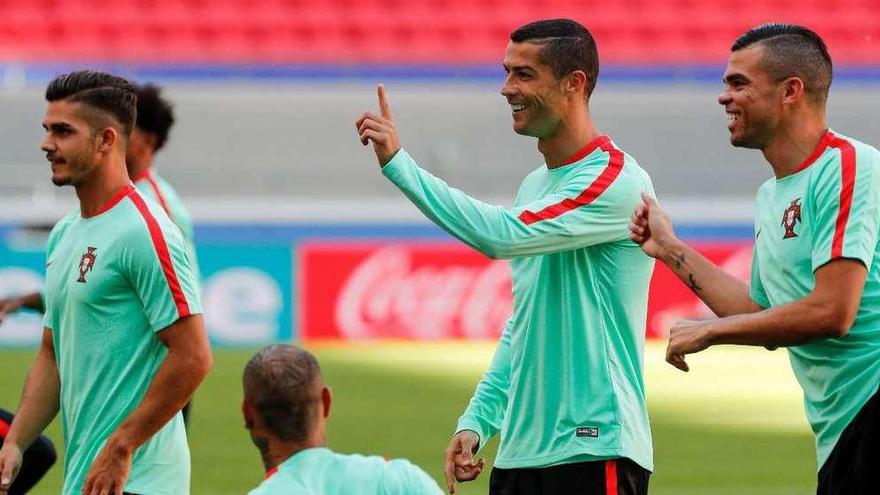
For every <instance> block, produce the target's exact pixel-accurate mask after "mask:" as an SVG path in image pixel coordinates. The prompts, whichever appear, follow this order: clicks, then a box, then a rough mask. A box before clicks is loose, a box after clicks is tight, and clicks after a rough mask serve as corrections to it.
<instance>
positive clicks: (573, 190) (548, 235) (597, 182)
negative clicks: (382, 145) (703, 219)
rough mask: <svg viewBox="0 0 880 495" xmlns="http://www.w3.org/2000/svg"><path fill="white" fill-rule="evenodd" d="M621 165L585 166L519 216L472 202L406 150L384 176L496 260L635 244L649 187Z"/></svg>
mask: <svg viewBox="0 0 880 495" xmlns="http://www.w3.org/2000/svg"><path fill="white" fill-rule="evenodd" d="M618 153H619V155H620V156H619V163H613V164H612V163H611V161H614V160H610V161H609V165H608V166H601V165H596V166H582V167H579V168H578V169H576V170H577V171H576V172H573V173H571V175H570V176H569V177H568V179H567V180H566V181H565V182H564V183H563V184H561V185H560V187H558V188H557V189H556V190H555V191H554V192H552V193H551V194H548V195H546V196H545V197H542V198H540V199H539V200H537V201H533V202H531V203H529V204H525V205H521V206H517V207H514V208H504V207H502V206H496V205H490V204H487V203H484V202H482V201H479V200H476V199H474V198H471V197H470V196H468V195H467V194H465V193H463V192H461V191H459V190H458V189H454V188H452V187H450V186H449V185H447V184H446V183H445V182H444V181H443V180H441V179H439V178H437V177H434V176H433V175H431V174H430V173H428V172H427V171H425V170H423V169H421V168H420V167H419V166H418V164H416V162H415V161H414V160H413V159H412V157H410V155H409V154H408V153H407V152H406V150H403V149H401V150H400V151H398V152H397V154H396V155H395V156H394V158H392V160H391V161H389V162H388V164H386V165H385V167H384V168H383V169H382V172H383V174H385V176H386V177H388V178H389V179H390V180H391V182H393V183H394V184H395V185H396V186H397V187H398V188H399V189H400V190H401V191H402V192H403V193H404V194H405V195H406V196H407V197H408V198H409V199H410V200H411V201H412V202H413V203H414V204H415V205H416V206H417V207H418V208H419V210H421V211H422V213H424V214H425V215H426V216H427V217H428V218H429V219H430V220H431V221H433V222H434V223H436V224H437V225H438V226H440V227H441V228H443V229H444V230H446V231H447V232H449V233H450V234H451V235H453V236H454V237H456V238H458V239H460V240H461V241H462V242H464V243H466V244H468V245H470V246H471V247H473V248H474V249H476V250H478V251H480V252H481V253H483V254H485V255H487V256H489V257H490V258H513V257H519V256H529V255H536V254H548V253H554V252H560V251H569V250H573V249H578V248H582V247H586V246H590V245H595V244H601V243H606V242H613V241H618V240H623V239H628V238H629V217H630V215H632V212H633V211H634V210H635V208H636V206H637V205H638V203H639V201H641V198H640V195H639V193H640V192H641V191H643V190H644V191H648V188H647V187H645V185H644V184H638V185H637V184H636V183H637V181H633V180H632V179H631V178H628V177H627V178H624V177H622V176H623V174H622V173H620V170H619V169H618V168H621V169H622V167H623V160H624V158H623V154H622V153H620V152H618Z"/></svg>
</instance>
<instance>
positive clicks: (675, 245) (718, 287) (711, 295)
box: [660, 240, 762, 317]
mask: <svg viewBox="0 0 880 495" xmlns="http://www.w3.org/2000/svg"><path fill="white" fill-rule="evenodd" d="M660 259H661V261H663V263H665V264H666V266H668V267H669V268H670V269H671V270H672V271H673V272H674V273H675V275H676V276H677V277H678V278H679V279H681V281H682V282H684V283H685V285H687V286H688V287H689V288H690V289H691V290H692V291H693V292H694V294H696V295H697V296H698V297H699V298H700V299H702V300H703V302H704V303H706V305H707V306H709V308H710V309H711V310H712V311H713V312H714V313H715V314H716V315H717V316H719V317H725V316H732V315H741V314H747V313H754V312H756V311H760V310H761V309H762V308H761V307H760V306H759V305H758V304H757V303H755V302H754V301H753V300H752V298H751V297H750V296H749V287H748V285H746V284H745V283H743V282H742V281H740V280H739V279H737V278H736V277H734V276H733V275H731V274H729V273H727V272H725V271H724V270H722V269H721V268H719V267H718V266H716V265H715V264H714V263H712V262H711V261H709V260H708V259H706V257H705V256H703V255H701V254H700V253H698V252H697V251H696V250H694V249H693V248H691V247H689V246H688V245H686V244H685V243H683V242H681V241H679V240H675V241H673V242H671V243H670V245H669V246H667V247H665V248H664V250H663V255H662V256H661V257H660Z"/></svg>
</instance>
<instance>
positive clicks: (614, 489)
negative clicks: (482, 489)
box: [489, 458, 651, 495]
mask: <svg viewBox="0 0 880 495" xmlns="http://www.w3.org/2000/svg"><path fill="white" fill-rule="evenodd" d="M649 476H651V472H650V471H648V470H647V469H645V468H643V467H641V466H639V465H638V464H636V463H635V462H633V461H631V460H629V459H625V458H622V459H612V460H608V461H591V462H576V463H572V464H560V465H558V466H551V467H546V468H522V469H499V468H493V469H492V476H491V477H490V478H489V495H535V494H538V493H540V494H541V495H647V493H648V477H649Z"/></svg>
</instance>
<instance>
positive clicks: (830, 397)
mask: <svg viewBox="0 0 880 495" xmlns="http://www.w3.org/2000/svg"><path fill="white" fill-rule="evenodd" d="M878 167H880V153H878V151H877V150H876V149H874V148H872V147H871V146H868V145H866V144H864V143H860V142H858V141H856V140H854V139H850V138H848V137H844V136H841V135H839V134H836V133H834V132H832V131H828V132H827V133H826V134H825V136H824V137H823V138H822V140H821V142H820V143H819V145H818V147H817V148H816V150H815V152H814V153H813V154H812V156H811V157H810V158H808V159H807V161H806V162H804V163H803V164H802V165H801V166H800V167H799V168H798V171H797V172H795V173H794V174H792V175H789V176H786V177H783V178H781V179H775V178H773V179H770V180H768V181H767V182H765V183H764V184H763V185H762V186H761V188H760V189H758V195H757V204H756V212H757V213H756V215H757V216H756V225H755V229H756V241H755V251H754V258H753V262H752V282H751V296H752V299H754V300H755V302H757V303H758V304H760V305H761V306H763V307H765V308H768V307H771V306H777V305H780V304H786V303H790V302H793V301H796V300H798V299H801V298H803V297H804V296H806V295H808V294H809V293H810V292H811V291H812V290H813V287H814V286H815V282H816V280H815V275H814V272H815V271H816V270H817V269H819V268H820V267H822V266H824V265H825V264H826V263H828V262H830V261H832V260H835V259H839V258H850V259H855V260H859V261H861V262H862V263H863V264H864V265H865V266H866V267H867V268H868V279H867V281H866V283H865V288H864V291H863V293H862V301H861V304H860V305H859V310H858V314H857V316H856V320H855V323H854V324H853V326H852V328H851V329H850V331H849V333H848V334H847V335H846V336H845V337H842V338H831V339H823V340H819V341H815V342H812V343H809V344H803V345H797V346H792V347H789V348H788V353H789V358H790V360H791V366H792V369H793V370H794V374H795V376H796V377H797V380H798V382H799V383H800V385H801V387H803V389H804V407H805V409H806V413H807V420H808V421H809V422H810V426H811V427H812V429H813V432H814V433H815V434H816V450H817V454H818V467H819V468H821V467H822V465H823V464H824V463H825V460H826V459H828V456H829V455H830V454H831V450H832V449H833V448H834V445H835V444H836V443H837V439H838V438H839V437H840V434H841V433H842V432H843V430H844V428H846V426H847V425H848V424H849V422H850V421H852V419H853V417H855V415H856V413H857V412H858V411H859V409H861V408H862V406H863V405H864V404H865V402H867V401H868V399H869V398H870V397H871V396H872V395H874V393H876V392H877V387H878V384H880V268H878V266H877V265H878V264H877V263H874V261H875V260H876V258H875V253H876V252H877V249H878V242H877V241H878V237H877V230H878V224H880V168H878Z"/></svg>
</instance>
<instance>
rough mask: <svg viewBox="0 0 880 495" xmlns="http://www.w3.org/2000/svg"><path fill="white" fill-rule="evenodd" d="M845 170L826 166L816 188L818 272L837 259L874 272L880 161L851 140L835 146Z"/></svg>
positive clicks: (814, 227) (879, 209) (879, 213)
mask: <svg viewBox="0 0 880 495" xmlns="http://www.w3.org/2000/svg"><path fill="white" fill-rule="evenodd" d="M836 147H837V148H838V149H839V152H840V155H841V159H840V167H835V166H826V167H824V169H823V170H821V171H820V172H819V173H818V174H817V175H816V179H815V180H814V183H813V185H812V190H811V192H812V197H811V198H810V199H811V203H810V205H811V215H812V218H813V225H812V229H811V230H812V235H813V244H812V258H813V271H816V270H817V269H819V268H820V267H822V266H823V265H825V264H826V263H828V262H829V261H832V260H835V259H838V258H850V259H856V260H859V261H861V262H862V263H864V265H865V266H866V267H870V266H871V263H872V261H873V258H874V251H875V249H876V247H877V232H878V222H880V174H878V173H877V167H878V166H880V158H878V155H877V152H876V151H874V150H856V148H855V147H854V146H853V145H852V144H850V143H849V142H848V141H845V140H839V141H838V145H837V146H836Z"/></svg>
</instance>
